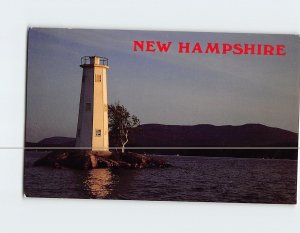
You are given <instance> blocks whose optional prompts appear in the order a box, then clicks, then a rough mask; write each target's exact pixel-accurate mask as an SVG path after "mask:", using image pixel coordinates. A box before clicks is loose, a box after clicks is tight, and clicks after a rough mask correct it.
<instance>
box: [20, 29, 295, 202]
mask: <svg viewBox="0 0 300 233" xmlns="http://www.w3.org/2000/svg"><path fill="white" fill-rule="evenodd" d="M299 42H300V40H299V37H298V36H297V35H284V34H281V35H280V34H242V33H210V32H182V31H142V30H140V31H134V30H99V29H97V30H96V29H95V30H93V29H64V28H30V29H29V30H28V51H27V77H26V78H27V85H26V119H25V124H26V126H25V127H26V132H25V133H26V135H25V142H24V144H25V150H24V195H25V196H26V197H47V198H49V197H50V198H84V199H90V198H94V199H121V200H154V201H197V202H242V203H272V204H274V203H276V204H295V203H296V202H297V200H296V197H297V161H298V132H299V126H298V119H299V76H300V46H299V45H300V43H299Z"/></svg>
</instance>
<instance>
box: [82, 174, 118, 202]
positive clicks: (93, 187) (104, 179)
mask: <svg viewBox="0 0 300 233" xmlns="http://www.w3.org/2000/svg"><path fill="white" fill-rule="evenodd" d="M83 183H84V186H85V188H86V190H87V191H88V192H90V194H91V196H92V197H93V198H106V197H107V196H108V195H109V194H111V192H112V187H111V186H112V184H113V175H112V173H111V171H110V170H109V169H93V170H90V171H88V175H87V178H86V179H85V180H84V181H83Z"/></svg>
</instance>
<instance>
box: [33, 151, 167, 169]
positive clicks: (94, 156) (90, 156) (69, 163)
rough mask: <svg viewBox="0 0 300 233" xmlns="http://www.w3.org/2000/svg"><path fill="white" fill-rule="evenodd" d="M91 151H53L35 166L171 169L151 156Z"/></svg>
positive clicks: (160, 160)
mask: <svg viewBox="0 0 300 233" xmlns="http://www.w3.org/2000/svg"><path fill="white" fill-rule="evenodd" d="M102 155H103V154H102V153H101V152H98V151H90V150H59V151H53V152H51V153H49V154H48V155H46V156H45V157H43V158H41V159H39V160H37V161H36V162H35V163H34V166H50V167H53V168H62V167H67V168H72V169H80V170H87V169H93V168H164V167H169V166H170V165H169V164H167V163H166V162H165V161H163V160H162V159H159V158H155V157H153V156H149V155H141V154H137V153H132V152H128V153H124V154H121V155H120V154H116V152H114V153H112V154H111V153H110V156H109V157H107V155H108V153H105V156H102Z"/></svg>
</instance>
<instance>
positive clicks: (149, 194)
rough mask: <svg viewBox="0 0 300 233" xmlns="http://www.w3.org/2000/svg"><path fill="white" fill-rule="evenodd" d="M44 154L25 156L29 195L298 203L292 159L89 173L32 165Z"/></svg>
mask: <svg viewBox="0 0 300 233" xmlns="http://www.w3.org/2000/svg"><path fill="white" fill-rule="evenodd" d="M43 155H45V153H43V152H32V151H31V152H30V151H27V152H26V153H25V171H24V192H25V194H26V196H28V197H57V198H99V199H126V200H161V201H205V202H206V201H211V202H258V203H295V202H296V186H297V185H296V184H297V182H296V180H297V161H295V160H269V159H237V158H207V157H178V156H161V157H162V158H163V159H165V160H166V161H167V162H168V163H170V164H171V165H172V167H170V168H155V169H137V170H136V169H134V170H131V169H115V170H111V169H94V170H89V171H79V170H71V169H53V168H48V167H33V162H34V161H35V160H37V159H38V158H40V157H41V156H43Z"/></svg>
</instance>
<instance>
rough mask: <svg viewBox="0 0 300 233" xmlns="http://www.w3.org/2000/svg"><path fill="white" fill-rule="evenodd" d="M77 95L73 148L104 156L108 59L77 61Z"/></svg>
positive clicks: (106, 132) (98, 57)
mask: <svg viewBox="0 0 300 233" xmlns="http://www.w3.org/2000/svg"><path fill="white" fill-rule="evenodd" d="M80 67H81V68H82V82H81V94H80V103H79V115H78V124H77V133H76V147H88V148H92V150H93V151H103V152H108V148H109V142H108V105H107V70H108V69H109V67H108V59H107V58H105V57H100V56H84V57H82V58H81V64H80Z"/></svg>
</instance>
